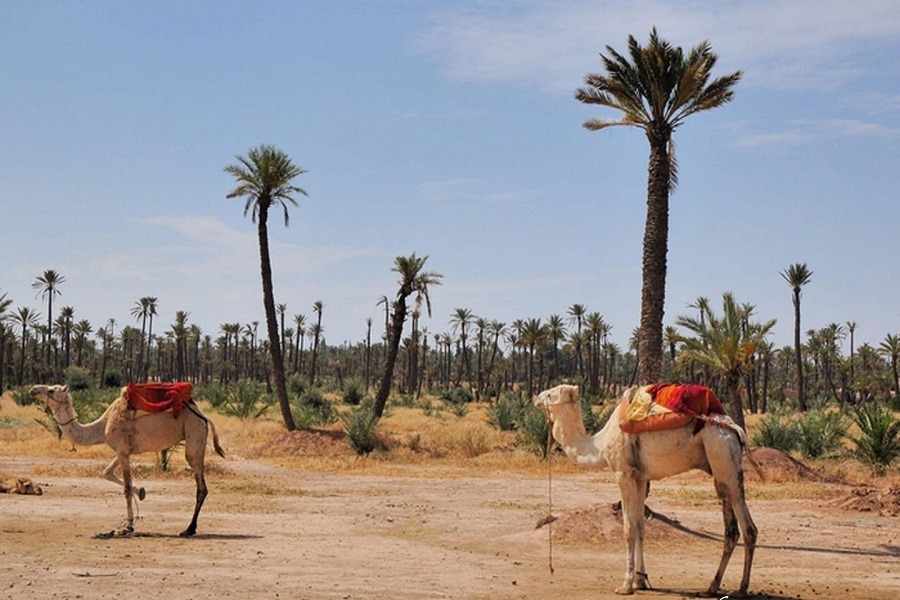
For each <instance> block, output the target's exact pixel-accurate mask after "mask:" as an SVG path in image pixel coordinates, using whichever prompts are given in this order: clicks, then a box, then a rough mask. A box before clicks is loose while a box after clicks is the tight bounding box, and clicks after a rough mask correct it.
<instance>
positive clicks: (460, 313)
mask: <svg viewBox="0 0 900 600" xmlns="http://www.w3.org/2000/svg"><path fill="white" fill-rule="evenodd" d="M474 320H475V314H474V313H473V312H472V311H471V310H469V309H468V308H456V309H454V310H453V314H452V315H450V330H451V331H452V332H454V333H456V332H457V331H459V343H460V348H461V350H460V351H461V353H462V361H463V362H461V363H458V365H459V366H458V371H457V381H456V383H457V385H459V382H460V380H461V379H462V376H461V375H462V368H463V365H465V367H466V377H467V378H468V381H469V384H470V385H471V383H472V369H471V366H470V363H469V351H468V349H467V348H466V340H467V339H468V337H469V334H468V333H467V332H466V330H467V329H468V327H469V325H470V324H471V323H472V321H474Z"/></svg>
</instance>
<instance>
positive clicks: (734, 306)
mask: <svg viewBox="0 0 900 600" xmlns="http://www.w3.org/2000/svg"><path fill="white" fill-rule="evenodd" d="M601 60H602V64H603V67H604V68H605V70H606V72H605V73H604V74H594V73H592V74H588V75H587V76H586V77H585V86H584V87H582V88H580V89H578V90H577V92H576V99H577V100H578V101H580V102H584V103H588V104H596V105H599V106H603V107H608V108H612V109H614V110H616V111H618V112H619V113H620V115H619V117H618V118H616V119H604V118H596V119H591V120H589V121H587V122H586V123H585V124H584V126H585V127H586V128H588V129H590V130H600V129H605V128H608V127H613V126H630V127H637V128H639V129H641V130H643V131H644V133H645V135H646V137H647V140H648V143H649V146H650V155H649V162H648V180H647V201H646V221H645V231H644V246H643V259H642V267H643V286H642V296H641V312H640V324H639V327H637V328H635V329H634V330H633V331H632V332H631V336H630V341H629V343H628V344H627V347H620V346H619V345H617V344H616V343H613V342H611V341H610V333H611V331H612V325H611V324H609V323H607V322H606V321H605V320H604V318H603V316H602V314H601V313H600V312H597V311H595V310H590V309H589V308H588V305H587V304H581V303H573V304H572V305H571V306H568V307H560V310H559V312H558V314H552V315H544V316H540V317H536V316H533V315H529V316H524V315H523V316H522V318H520V319H516V320H514V321H512V322H502V321H499V320H497V319H495V318H493V316H492V315H476V314H474V313H473V311H472V310H470V309H468V308H465V307H459V308H456V309H454V311H453V312H452V314H451V315H447V316H446V321H444V324H443V326H442V327H439V329H441V331H429V330H428V328H427V327H425V326H424V325H423V324H422V322H421V318H422V316H423V308H424V309H425V314H426V315H428V316H430V312H431V310H430V309H431V306H430V297H429V291H430V289H432V288H434V287H435V286H437V285H440V283H441V279H442V275H441V274H440V273H438V272H437V271H432V270H427V269H426V261H427V260H428V257H427V256H417V255H416V254H415V253H412V254H410V255H409V256H398V257H396V259H395V261H394V265H393V268H392V270H393V272H394V273H395V274H396V275H397V276H398V281H397V283H398V284H399V287H398V289H396V291H388V292H386V293H385V292H383V293H381V294H377V295H375V294H373V302H372V305H373V312H374V311H380V310H383V311H384V323H383V327H382V326H380V325H379V326H374V327H373V319H371V318H369V319H367V320H366V322H365V323H360V332H361V334H360V339H359V340H358V341H355V342H345V343H343V344H341V345H328V344H327V343H326V338H325V331H326V328H327V322H328V317H329V315H328V313H327V305H326V304H325V303H324V302H322V301H321V300H315V301H314V302H306V303H304V304H303V305H304V306H305V307H308V308H306V309H301V310H300V311H297V312H294V311H289V305H290V304H289V303H286V302H282V303H276V297H277V293H276V292H277V290H275V289H274V287H273V281H272V267H271V257H270V249H269V243H268V224H269V216H270V210H271V209H276V210H278V209H279V208H280V209H281V211H280V214H281V216H282V217H283V222H284V225H285V226H287V225H288V224H289V216H290V211H289V209H290V207H292V206H296V205H297V198H298V197H299V196H306V195H307V193H306V191H304V190H303V189H302V188H300V187H298V186H297V185H296V184H295V180H296V179H297V178H298V177H299V176H300V175H302V174H304V173H305V170H304V169H302V168H300V167H299V166H297V165H295V164H294V163H293V161H292V160H291V158H290V157H289V156H288V155H287V154H285V153H284V152H282V151H281V150H279V149H278V148H275V147H273V146H267V145H263V146H259V147H257V148H253V149H251V150H250V151H248V152H247V154H246V155H245V156H237V157H236V160H237V162H236V163H234V164H230V165H227V166H226V167H225V172H226V173H227V174H228V175H230V176H231V177H232V178H233V179H234V182H235V183H236V187H235V188H234V189H233V190H232V191H231V192H230V193H228V194H227V197H228V198H240V199H242V200H243V201H244V203H245V204H244V215H245V216H247V215H249V216H250V217H251V220H252V221H253V223H254V224H255V225H256V227H257V232H258V242H259V258H260V274H261V283H262V300H263V303H262V304H263V310H262V311H261V317H262V320H261V322H260V321H254V322H251V323H239V322H234V323H222V324H221V325H220V326H219V328H218V330H216V331H212V332H210V331H202V330H201V328H200V327H198V326H197V325H196V324H194V323H192V322H191V312H190V311H188V310H183V309H178V310H174V311H173V310H171V307H169V308H167V314H169V315H172V316H171V317H170V319H171V322H170V323H169V324H168V327H166V325H162V326H161V325H160V324H159V319H160V318H162V317H161V315H162V314H163V313H162V312H161V310H162V307H163V306H164V303H165V299H164V298H162V297H161V296H156V295H154V296H151V295H147V296H144V297H141V298H137V299H135V300H134V302H133V304H132V305H131V306H130V307H125V306H122V307H117V308H118V310H121V311H129V313H130V315H131V317H132V318H133V321H132V322H117V321H116V319H114V318H110V319H109V320H108V321H107V322H105V323H90V322H88V321H87V320H77V317H76V313H77V311H76V308H75V307H71V306H62V307H61V308H59V309H58V310H57V311H55V310H54V300H56V301H57V304H58V303H59V301H61V300H62V299H63V298H64V290H65V284H66V283H67V282H66V278H65V276H64V275H63V274H61V273H58V272H57V271H55V270H52V269H50V270H47V271H45V272H44V273H41V274H39V275H37V276H36V277H35V280H34V282H33V287H34V288H35V289H36V290H37V295H36V296H35V300H37V299H40V301H41V304H40V307H39V308H34V307H31V306H27V305H26V304H20V305H16V306H14V305H13V300H12V299H11V298H7V295H6V294H0V389H5V388H8V387H11V386H24V385H26V384H28V383H32V382H37V381H50V380H60V379H64V378H69V379H72V378H82V379H88V380H91V381H92V382H94V383H95V384H97V385H100V386H119V385H122V384H123V383H124V382H127V381H132V380H144V379H150V380H190V381H193V382H195V383H197V384H201V385H203V384H206V385H214V384H215V385H227V384H233V383H237V382H247V381H249V382H259V383H260V384H262V385H264V386H265V390H266V392H267V394H268V396H267V398H271V399H272V400H271V401H272V402H273V403H274V404H277V406H278V407H279V409H280V411H281V417H282V419H283V421H284V423H285V426H286V427H287V428H288V429H293V428H294V427H295V426H297V424H296V423H295V419H294V417H293V413H292V410H291V403H292V402H293V401H295V399H293V398H291V397H290V396H291V394H292V392H293V391H296V390H298V389H301V388H304V387H316V388H321V389H324V390H341V389H344V388H346V387H348V386H356V387H359V388H361V389H362V390H363V393H364V394H366V395H368V394H370V393H371V394H373V402H372V405H371V411H372V413H373V414H374V416H375V417H376V418H378V417H380V416H381V415H382V413H383V411H384V409H385V405H386V403H387V401H388V398H389V397H390V395H391V394H399V395H400V396H401V397H402V396H413V397H417V396H419V395H421V394H445V395H453V394H455V395H456V396H455V397H462V398H464V399H466V400H468V399H473V400H482V401H495V400H497V399H498V398H500V396H501V395H502V394H503V393H504V392H507V391H512V390H517V391H521V392H525V393H527V394H529V395H530V394H533V393H535V392H536V391H537V390H540V389H542V388H544V387H547V386H550V385H553V384H555V383H557V382H562V381H567V382H574V383H578V384H579V385H581V386H582V388H583V389H584V390H585V391H586V392H587V394H588V395H589V396H592V397H604V396H610V395H614V394H615V393H616V392H617V391H619V390H620V389H621V388H622V387H624V386H628V385H633V384H636V383H650V382H652V381H656V380H659V379H666V380H674V381H685V380H689V381H694V382H698V383H703V384H706V385H709V386H711V387H713V388H714V389H716V390H717V391H718V392H719V393H720V395H721V396H723V398H724V399H725V400H726V403H727V405H728V407H729V410H730V412H731V413H732V414H733V416H735V418H736V419H737V420H738V422H740V423H743V410H744V409H745V408H746V409H748V410H750V411H752V412H766V411H767V410H770V408H771V407H772V406H775V405H779V406H781V405H785V404H786V403H790V404H793V403H794V402H796V405H797V408H799V409H800V410H801V411H803V410H806V408H807V407H808V405H809V404H810V399H814V400H816V401H818V402H824V401H828V400H834V401H836V402H838V403H840V404H842V405H843V404H844V403H847V402H850V401H853V402H859V401H860V400H866V399H871V398H879V397H884V396H886V395H887V394H889V393H890V392H893V393H895V394H896V393H897V391H898V372H897V371H898V356H900V336H897V335H890V334H889V335H887V336H886V337H885V338H884V341H883V342H881V343H880V344H879V345H878V346H877V347H873V346H870V345H868V344H863V345H860V346H859V347H856V346H855V343H854V342H855V340H854V333H855V330H856V326H857V325H856V323H855V322H853V321H847V322H844V323H837V322H835V323H831V324H829V325H827V326H825V327H822V328H819V329H810V330H807V331H805V335H804V332H802V331H801V330H800V315H801V304H800V303H801V300H800V299H801V289H802V288H803V287H804V286H806V285H807V284H809V283H810V282H811V281H812V271H811V270H809V268H808V267H807V266H806V265H805V264H800V263H798V264H794V265H790V266H789V267H787V268H786V269H785V270H784V271H783V272H782V273H780V275H781V276H782V277H783V278H784V280H785V281H786V282H787V283H788V285H789V286H790V296H788V295H787V293H786V301H790V302H792V303H793V307H794V315H795V323H794V324H795V339H794V344H793V345H792V346H785V347H783V348H774V347H772V345H771V343H770V342H769V340H768V336H769V334H770V331H771V329H772V326H773V325H774V321H772V320H759V319H758V318H757V314H756V308H755V306H754V305H753V304H750V303H741V302H739V301H738V299H736V298H734V296H733V295H732V294H731V293H728V292H725V293H723V295H722V298H721V309H719V308H718V306H714V303H713V302H711V301H710V300H709V299H708V298H703V297H700V298H697V301H696V302H695V303H692V304H691V305H689V306H686V307H685V309H684V310H685V312H684V314H680V315H678V316H677V317H676V318H675V319H674V320H673V323H674V325H671V326H667V327H664V312H663V307H664V302H665V282H666V255H667V250H668V219H669V199H670V194H671V193H672V191H673V190H674V188H675V184H676V183H677V163H676V160H675V155H674V151H673V134H674V132H675V131H676V130H677V129H678V128H679V127H680V126H682V125H683V124H684V122H685V119H687V117H689V116H691V115H694V114H696V113H699V112H702V111H706V110H710V109H713V108H717V107H720V106H722V105H724V104H726V103H728V102H729V101H730V100H731V98H732V97H733V93H734V91H733V88H734V86H735V85H736V84H737V83H738V82H739V80H740V78H741V73H740V72H735V73H731V74H728V75H725V76H723V77H718V78H712V74H711V72H712V70H713V67H714V66H715V64H716V60H717V57H716V55H715V54H714V53H713V52H712V51H711V48H710V46H709V44H708V43H705V42H704V43H702V44H700V45H699V46H697V47H695V48H693V49H691V50H690V51H689V52H687V53H684V52H683V50H682V49H681V48H678V47H674V46H672V45H671V44H669V43H668V42H666V41H665V40H663V39H661V38H660V37H659V35H658V34H657V32H656V30H655V29H654V30H653V31H652V32H651V34H650V41H649V44H648V45H647V46H646V47H644V46H642V45H641V44H639V43H638V42H637V41H636V40H635V39H634V38H633V37H629V40H628V52H627V55H623V54H620V53H618V52H616V51H615V50H614V49H613V48H611V47H607V53H606V54H601ZM428 267H429V269H430V265H428ZM387 270H388V269H387V265H386V267H385V271H386V272H387ZM773 275H774V276H777V275H778V274H773ZM386 285H387V284H386ZM148 291H149V292H150V293H154V294H156V293H158V292H156V291H155V290H148ZM786 292H787V290H786ZM378 307H383V309H380V308H378ZM295 310H296V309H295ZM303 310H307V311H308V312H306V313H304V312H303ZM292 313H293V314H292ZM166 320H167V321H168V320H169V319H166ZM438 321H440V317H438ZM261 323H262V325H263V327H262V333H260V324H261ZM154 325H155V326H156V329H155V330H154ZM373 328H374V331H373ZM847 350H849V352H847ZM301 381H302V382H303V384H300V383H298V382H301ZM292 382H294V385H291V383H292ZM745 403H746V406H745Z"/></svg>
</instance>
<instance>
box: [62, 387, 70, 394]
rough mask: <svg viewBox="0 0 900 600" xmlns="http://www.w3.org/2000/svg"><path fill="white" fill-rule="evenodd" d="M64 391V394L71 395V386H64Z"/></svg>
mask: <svg viewBox="0 0 900 600" xmlns="http://www.w3.org/2000/svg"><path fill="white" fill-rule="evenodd" d="M62 391H63V392H64V393H66V394H68V393H69V386H67V385H64V386H62Z"/></svg>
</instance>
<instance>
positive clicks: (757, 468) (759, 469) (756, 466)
mask: <svg viewBox="0 0 900 600" xmlns="http://www.w3.org/2000/svg"><path fill="white" fill-rule="evenodd" d="M744 452H746V453H747V460H748V461H749V462H750V466H751V467H753V470H754V471H756V474H757V475H758V476H759V479H760V481H762V482H763V483H765V482H766V474H765V473H763V470H762V467H760V466H759V463H758V462H756V459H755V458H753V453H752V452H751V451H750V446H749V444H748V445H745V446H744Z"/></svg>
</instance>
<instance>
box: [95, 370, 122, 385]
mask: <svg viewBox="0 0 900 600" xmlns="http://www.w3.org/2000/svg"><path fill="white" fill-rule="evenodd" d="M123 381H125V377H123V376H122V374H121V373H119V372H118V371H109V372H108V373H107V374H106V375H104V376H103V381H101V382H100V383H101V387H105V388H120V387H122V386H123V385H124V383H122V382H123Z"/></svg>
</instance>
